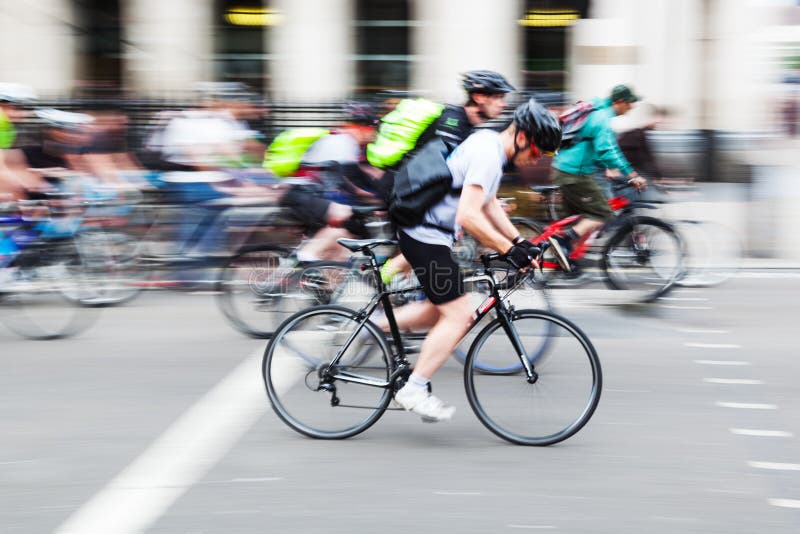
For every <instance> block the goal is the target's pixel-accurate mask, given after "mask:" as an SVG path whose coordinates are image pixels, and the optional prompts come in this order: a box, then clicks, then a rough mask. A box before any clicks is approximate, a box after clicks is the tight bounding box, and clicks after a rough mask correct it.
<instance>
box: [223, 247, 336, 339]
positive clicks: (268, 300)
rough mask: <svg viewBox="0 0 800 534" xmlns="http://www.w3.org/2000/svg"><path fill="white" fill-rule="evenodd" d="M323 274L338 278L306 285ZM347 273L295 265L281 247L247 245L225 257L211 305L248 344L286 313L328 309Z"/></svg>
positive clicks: (321, 265)
mask: <svg viewBox="0 0 800 534" xmlns="http://www.w3.org/2000/svg"><path fill="white" fill-rule="evenodd" d="M325 271H334V272H335V273H338V274H336V275H327V276H321V277H317V278H318V279H317V280H316V281H314V280H312V278H313V275H314V273H317V274H319V273H321V272H325ZM350 273H351V267H350V265H349V264H347V263H344V262H332V261H318V262H310V263H306V264H300V263H298V262H297V261H296V260H295V259H294V258H292V257H291V253H290V252H289V250H287V249H285V248H283V247H279V246H275V245H266V244H265V245H252V246H248V247H244V248H243V249H242V250H240V251H239V252H238V253H237V254H235V255H234V256H233V257H231V259H230V260H229V261H228V262H227V263H226V265H225V266H224V267H223V269H222V270H221V272H220V275H219V278H218V280H217V290H218V294H217V304H218V306H219V308H220V310H221V311H222V314H223V315H224V316H225V318H226V319H227V320H228V322H229V323H230V324H231V326H233V327H234V328H235V329H236V330H238V331H240V332H242V333H243V334H245V335H248V336H250V337H253V338H257V339H269V338H270V336H272V333H273V332H274V331H275V328H276V327H277V326H278V325H279V324H280V323H281V322H282V321H283V320H284V319H286V317H288V316H289V315H291V314H292V313H295V312H297V311H299V310H301V309H303V308H306V307H308V306H313V305H317V304H328V303H330V302H331V300H332V299H333V297H334V295H336V290H337V289H338V287H339V285H343V284H344V283H345V282H346V281H347V280H348V279H349V277H350ZM332 280H337V281H338V282H336V283H333V282H332Z"/></svg>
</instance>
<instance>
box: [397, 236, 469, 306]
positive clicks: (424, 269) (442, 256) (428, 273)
mask: <svg viewBox="0 0 800 534" xmlns="http://www.w3.org/2000/svg"><path fill="white" fill-rule="evenodd" d="M397 237H398V241H399V242H400V251H401V252H402V253H403V255H404V256H405V257H406V259H407V260H408V263H410V264H411V267H413V268H414V274H415V275H416V276H417V280H419V283H420V284H421V285H422V290H423V291H424V292H425V296H426V297H428V300H430V301H431V302H433V303H434V304H446V303H448V302H451V301H453V300H456V299H457V298H458V297H460V296H462V295H463V294H464V275H463V273H462V272H461V269H460V268H459V266H458V263H456V261H455V260H454V259H453V255H452V253H451V250H450V247H446V246H444V245H431V244H429V243H423V242H421V241H417V240H416V239H414V238H413V237H410V236H408V235H407V234H406V233H405V232H403V231H402V230H399V231H398V232H397Z"/></svg>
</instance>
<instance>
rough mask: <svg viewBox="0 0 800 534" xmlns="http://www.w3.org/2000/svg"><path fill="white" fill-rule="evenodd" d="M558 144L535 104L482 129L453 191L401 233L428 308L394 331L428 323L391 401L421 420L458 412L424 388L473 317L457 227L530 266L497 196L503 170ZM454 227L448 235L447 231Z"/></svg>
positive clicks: (414, 309) (406, 314) (470, 141)
mask: <svg viewBox="0 0 800 534" xmlns="http://www.w3.org/2000/svg"><path fill="white" fill-rule="evenodd" d="M560 142H561V125H560V123H559V122H558V119H556V118H555V117H554V116H553V115H552V114H550V112H548V111H547V110H546V109H545V108H544V107H542V106H541V105H540V104H539V103H537V102H536V101H535V100H534V99H530V100H529V101H528V102H526V103H524V104H522V105H520V106H519V107H518V108H517V109H516V110H515V111H514V121H513V122H512V123H511V124H510V125H509V126H508V128H506V129H505V130H503V131H502V132H499V133H498V132H495V131H491V130H482V131H479V132H476V133H474V134H472V135H471V136H470V137H468V138H467V140H466V141H464V142H463V143H462V144H461V145H459V146H458V148H456V149H455V151H454V152H453V153H452V154H451V155H450V157H449V158H448V160H447V164H448V167H449V168H450V171H451V173H452V175H453V187H456V188H458V187H462V192H461V195H460V197H457V196H454V195H448V196H446V197H445V198H444V199H443V200H441V201H440V202H439V203H438V204H436V205H435V206H433V207H432V208H431V209H430V210H428V212H427V213H426V214H425V219H424V222H423V224H421V225H419V226H415V227H411V228H400V229H399V230H398V239H399V242H400V250H401V251H402V252H403V254H404V255H405V257H406V259H407V260H408V261H409V262H410V263H411V265H412V267H413V268H414V273H415V274H416V276H417V278H418V279H419V282H420V284H421V285H422V288H423V290H424V292H425V295H426V296H427V297H428V300H427V301H425V302H419V303H415V304H411V305H408V306H406V307H404V308H402V309H400V310H397V313H396V315H397V319H398V325H399V326H400V327H401V328H403V329H406V328H415V327H419V326H423V325H433V326H432V327H431V329H430V331H429V332H428V335H427V337H426V338H425V341H424V342H423V343H422V347H421V350H420V354H419V359H418V360H417V363H416V365H415V367H414V372H413V373H412V374H411V377H410V378H409V380H408V382H407V383H406V385H405V386H404V387H403V388H402V389H401V390H400V391H398V392H397V394H396V395H395V401H397V403H398V404H399V405H400V406H402V407H403V408H405V409H406V410H409V411H412V412H414V413H416V414H419V415H421V416H422V417H423V419H424V420H426V421H441V420H446V419H450V418H451V417H452V416H453V412H454V411H455V408H454V407H452V406H447V405H445V404H444V403H443V402H442V401H441V400H440V399H438V398H437V397H435V396H433V395H431V394H430V391H429V387H428V386H429V382H430V379H431V377H432V376H433V374H434V373H435V372H436V371H437V370H438V369H439V367H441V366H442V364H443V363H444V362H445V361H446V360H447V358H448V357H449V356H450V353H451V352H452V351H453V349H455V347H456V346H457V345H458V343H459V341H460V340H461V338H462V337H463V335H464V334H465V333H466V331H467V329H468V327H469V324H470V321H471V315H472V312H473V309H472V306H471V305H470V301H469V298H468V297H467V296H466V295H465V294H464V280H463V276H462V273H461V272H460V270H459V268H458V264H457V263H456V262H455V260H454V259H453V257H452V256H451V249H452V246H453V239H454V236H455V234H457V233H458V232H459V231H460V230H461V229H463V230H465V231H466V232H467V233H469V234H470V235H472V236H473V237H474V238H475V239H477V240H478V241H479V242H480V243H482V244H483V245H486V246H488V247H491V248H492V249H494V250H496V251H498V252H500V253H503V254H505V257H506V260H507V261H508V262H509V263H511V264H512V265H513V266H514V267H516V268H518V269H525V268H528V267H530V266H531V265H532V264H533V265H535V264H536V262H535V257H534V256H535V255H536V254H537V253H538V248H536V247H534V245H532V244H531V243H530V242H528V241H526V240H524V239H523V238H522V237H521V236H520V235H519V234H518V233H517V231H516V229H515V227H514V225H513V224H512V223H511V221H510V220H509V219H508V216H507V215H506V213H505V211H504V210H503V208H502V207H501V205H500V202H499V201H498V200H497V198H496V196H495V194H496V193H497V189H498V187H499V186H500V179H501V178H502V176H503V169H504V168H505V167H506V165H507V164H512V165H515V166H517V167H522V166H526V165H530V164H532V163H533V162H535V161H536V160H537V159H539V158H540V157H541V156H542V154H545V153H553V152H555V151H556V149H557V148H558V145H559V143H560ZM446 228H452V229H453V232H452V233H451V232H447V231H446V230H445V229H446Z"/></svg>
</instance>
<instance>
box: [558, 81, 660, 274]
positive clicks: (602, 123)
mask: <svg viewBox="0 0 800 534" xmlns="http://www.w3.org/2000/svg"><path fill="white" fill-rule="evenodd" d="M638 100H639V97H637V96H636V95H635V94H634V93H633V91H631V89H630V88H629V87H627V86H625V85H618V86H616V87H614V89H613V90H612V91H611V96H610V97H609V98H598V99H595V100H594V101H593V102H592V105H593V107H594V111H592V112H591V113H590V114H589V116H588V117H587V119H586V122H585V123H584V125H583V127H582V128H581V129H580V131H579V132H578V134H577V136H576V138H575V142H574V144H572V145H571V146H570V147H568V148H562V149H560V150H559V152H558V154H556V156H555V158H554V159H553V171H552V175H551V176H552V179H553V182H554V183H555V184H557V185H559V186H560V187H561V196H562V206H563V208H564V211H565V212H566V213H567V214H568V215H582V218H581V219H580V220H579V221H578V222H577V223H576V224H575V225H574V226H573V227H571V228H569V229H568V230H567V231H566V232H565V233H564V235H563V236H556V237H555V238H553V239H551V244H552V245H553V246H552V248H553V251H554V252H555V253H556V255H557V256H558V257H559V258H558V259H559V261H560V262H561V264H562V266H563V267H564V268H565V269H566V270H570V269H571V268H572V265H571V264H570V262H569V259H568V258H569V253H570V251H571V249H572V243H573V242H574V241H576V240H578V239H579V238H580V237H581V236H583V235H586V234H587V233H590V232H592V231H594V230H595V229H596V228H598V227H599V226H601V225H602V224H603V222H604V221H606V220H608V219H610V218H611V217H612V216H613V213H612V211H611V209H610V208H609V207H608V200H607V199H606V196H605V194H604V193H603V191H602V189H601V188H600V186H599V185H598V184H597V182H596V181H595V179H594V177H593V174H594V172H595V171H596V170H597V168H598V167H603V168H606V169H618V170H619V171H620V172H622V174H623V175H624V176H625V177H626V178H627V179H628V180H630V182H631V185H632V186H633V187H635V188H636V189H644V188H646V187H647V182H646V181H645V180H644V178H642V177H640V176H639V175H638V174H637V173H636V171H634V170H633V167H632V166H631V164H630V163H628V160H627V159H625V156H624V155H623V154H622V151H621V150H620V148H619V145H618V144H617V135H616V133H614V130H612V129H611V119H612V118H613V117H614V116H616V115H624V114H625V113H627V112H628V111H630V110H631V108H633V103H634V102H636V101H638Z"/></svg>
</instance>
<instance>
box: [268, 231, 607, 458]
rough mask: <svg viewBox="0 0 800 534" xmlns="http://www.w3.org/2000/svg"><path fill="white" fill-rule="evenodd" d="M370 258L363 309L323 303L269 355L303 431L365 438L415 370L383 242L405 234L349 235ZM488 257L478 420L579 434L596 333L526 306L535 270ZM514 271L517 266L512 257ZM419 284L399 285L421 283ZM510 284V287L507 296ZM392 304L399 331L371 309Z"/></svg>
mask: <svg viewBox="0 0 800 534" xmlns="http://www.w3.org/2000/svg"><path fill="white" fill-rule="evenodd" d="M339 243H340V244H341V245H343V246H345V247H347V248H348V249H350V250H351V251H353V252H356V251H361V252H362V253H364V255H365V256H366V257H367V259H368V263H366V264H365V268H367V269H370V270H371V271H372V274H373V276H374V278H375V283H376V287H378V292H377V294H376V295H375V296H374V297H373V298H372V299H371V300H370V302H369V303H368V304H367V305H366V306H364V307H363V308H361V309H359V310H352V309H348V308H345V307H342V306H336V305H324V306H314V307H311V308H308V309H306V310H303V311H300V312H298V313H296V314H294V315H292V316H291V317H289V318H288V319H286V320H285V321H284V322H283V324H281V325H280V326H279V327H278V329H277V330H276V331H275V333H274V335H273V337H272V339H271V340H270V342H269V345H268V346H267V349H266V351H265V353H264V359H263V364H262V374H263V378H264V384H265V386H266V389H267V394H268V396H269V399H270V401H271V403H272V407H273V409H274V410H275V413H276V414H277V415H278V417H280V419H281V420H283V421H284V422H285V423H286V424H287V425H289V426H290V427H291V428H292V429H294V430H295V431H297V432H299V433H301V434H304V435H306V436H310V437H313V438H320V439H342V438H348V437H351V436H355V435H356V434H359V433H361V432H363V431H364V430H366V429H367V428H369V427H370V426H372V425H373V424H374V423H375V422H376V421H377V420H378V419H379V418H380V417H381V416H382V415H383V414H384V412H385V411H386V410H387V409H394V408H390V407H389V405H390V402H391V400H392V397H393V395H394V393H395V392H396V391H397V390H398V389H399V388H401V387H402V386H403V384H405V381H406V380H407V378H408V376H409V375H410V374H411V364H410V363H409V361H408V360H407V358H406V354H407V350H406V347H405V346H404V344H403V338H402V336H401V334H400V331H399V329H398V326H397V322H396V320H395V317H394V313H393V309H392V303H391V300H390V297H391V296H392V295H393V293H394V291H392V290H387V288H386V287H385V286H384V285H383V283H382V282H381V279H380V271H379V265H378V261H377V259H376V257H375V254H374V252H373V249H374V248H375V247H380V246H384V245H394V244H396V242H394V241H391V240H386V239H365V240H355V239H340V240H339ZM500 260H502V256H501V255H499V254H487V255H483V256H481V261H482V263H483V265H484V269H483V270H482V271H481V272H479V273H477V274H476V275H475V276H473V277H471V278H470V279H468V280H467V282H475V281H479V282H482V283H486V284H488V286H489V296H488V297H487V298H486V300H485V301H484V302H483V303H482V304H481V305H480V306H479V307H478V308H477V309H476V310H475V314H474V317H473V322H472V326H474V325H476V324H478V323H479V322H480V320H481V318H482V317H483V316H485V315H486V314H487V313H489V312H490V311H494V312H495V313H496V315H497V317H496V318H495V319H493V320H492V321H490V322H489V323H488V324H486V325H485V326H483V328H482V330H481V331H480V332H479V333H478V334H477V336H476V337H475V340H474V341H473V342H472V345H471V347H470V349H469V352H468V354H467V358H466V362H465V364H464V386H465V388H466V394H467V398H468V399H469V403H470V406H471V407H472V410H473V411H474V412H475V415H476V416H477V417H478V419H479V420H480V421H481V422H482V423H483V424H484V425H485V426H486V427H487V428H488V429H489V430H490V431H492V432H493V433H495V434H496V435H498V436H500V437H501V438H503V439H505V440H508V441H510V442H512V443H516V444H520V445H551V444H554V443H558V442H560V441H563V440H565V439H567V438H569V437H570V436H572V435H573V434H575V433H576V432H578V431H579V430H580V429H581V428H582V427H583V426H584V425H585V424H586V423H587V422H588V421H589V419H590V418H591V417H592V414H593V413H594V411H595V409H596V408H597V404H598V402H599V400H600V393H601V389H602V373H601V369H600V360H599V358H598V357H597V353H596V352H595V349H594V347H593V346H592V343H591V342H590V341H589V339H588V337H587V336H586V335H585V334H584V333H583V332H582V331H581V330H580V329H579V328H578V327H577V326H575V325H574V324H573V323H571V322H570V321H568V320H567V319H565V318H563V317H561V316H559V315H556V314H554V313H551V312H547V311H541V310H527V309H525V310H522V309H521V310H517V309H515V308H514V307H513V306H512V305H511V304H510V303H509V301H508V296H509V295H510V294H511V293H513V292H514V291H515V290H516V288H517V287H519V286H520V285H521V284H523V283H524V281H525V279H527V277H529V276H533V270H529V271H528V272H526V273H521V274H520V275H519V276H516V277H515V279H514V280H513V281H511V282H510V283H507V284H505V283H504V284H498V283H497V282H496V281H495V277H494V274H493V271H494V269H493V267H492V264H493V262H494V263H495V264H496V262H498V261H500ZM500 270H502V271H503V272H504V273H505V272H507V270H508V267H507V266H506V265H505V264H503V267H502V268H501V269H500ZM418 289H419V288H418V287H417V288H407V289H401V290H398V291H399V292H404V291H417V290H418ZM501 291H502V292H503V294H501ZM379 306H382V308H383V310H384V312H385V314H386V318H387V320H388V322H389V325H390V334H389V336H388V337H387V335H386V334H384V333H383V332H381V331H380V329H378V327H377V326H375V324H374V323H373V322H372V321H370V316H371V315H372V313H373V312H374V311H375V310H376V309H377V308H378V307H379ZM481 363H483V364H489V365H492V366H504V367H510V366H517V368H518V369H519V372H509V373H505V374H485V373H481V372H480V371H479V369H478V366H479V364H481Z"/></svg>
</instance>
